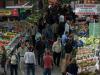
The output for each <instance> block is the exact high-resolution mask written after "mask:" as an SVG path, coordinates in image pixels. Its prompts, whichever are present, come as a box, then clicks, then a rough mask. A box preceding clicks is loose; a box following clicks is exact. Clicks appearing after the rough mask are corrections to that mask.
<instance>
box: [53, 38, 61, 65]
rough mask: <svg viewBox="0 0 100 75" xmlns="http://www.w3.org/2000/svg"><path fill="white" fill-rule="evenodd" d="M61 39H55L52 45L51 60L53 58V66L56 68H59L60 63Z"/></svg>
mask: <svg viewBox="0 0 100 75" xmlns="http://www.w3.org/2000/svg"><path fill="white" fill-rule="evenodd" d="M61 48H62V46H61V39H60V38H57V41H56V42H54V43H53V46H52V51H53V58H54V64H55V65H56V66H59V63H60V57H61V51H62V49H61Z"/></svg>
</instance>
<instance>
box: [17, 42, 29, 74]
mask: <svg viewBox="0 0 100 75" xmlns="http://www.w3.org/2000/svg"><path fill="white" fill-rule="evenodd" d="M27 50H28V48H27V46H25V44H24V43H22V44H21V46H20V47H19V48H18V52H19V55H20V62H19V65H20V71H21V74H22V75H24V54H25V52H26V51H27Z"/></svg>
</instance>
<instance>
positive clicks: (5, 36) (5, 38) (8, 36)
mask: <svg viewBox="0 0 100 75" xmlns="http://www.w3.org/2000/svg"><path fill="white" fill-rule="evenodd" d="M15 36H16V33H13V32H6V33H2V35H1V36H0V43H1V45H2V44H3V45H4V46H7V45H8V44H9V43H10V42H11V41H12V39H13V38H15Z"/></svg>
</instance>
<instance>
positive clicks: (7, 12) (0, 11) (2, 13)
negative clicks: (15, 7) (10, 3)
mask: <svg viewBox="0 0 100 75" xmlns="http://www.w3.org/2000/svg"><path fill="white" fill-rule="evenodd" d="M11 14H12V12H11V10H8V9H6V10H4V9H0V16H9V15H11Z"/></svg>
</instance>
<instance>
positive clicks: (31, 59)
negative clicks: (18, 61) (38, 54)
mask: <svg viewBox="0 0 100 75" xmlns="http://www.w3.org/2000/svg"><path fill="white" fill-rule="evenodd" d="M24 61H25V64H26V74H27V75H31V73H32V75H35V65H36V59H35V54H34V52H33V50H32V48H31V47H30V48H29V50H28V51H27V52H25V55H24Z"/></svg>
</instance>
